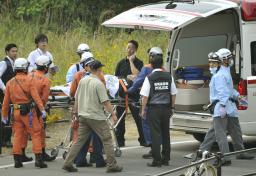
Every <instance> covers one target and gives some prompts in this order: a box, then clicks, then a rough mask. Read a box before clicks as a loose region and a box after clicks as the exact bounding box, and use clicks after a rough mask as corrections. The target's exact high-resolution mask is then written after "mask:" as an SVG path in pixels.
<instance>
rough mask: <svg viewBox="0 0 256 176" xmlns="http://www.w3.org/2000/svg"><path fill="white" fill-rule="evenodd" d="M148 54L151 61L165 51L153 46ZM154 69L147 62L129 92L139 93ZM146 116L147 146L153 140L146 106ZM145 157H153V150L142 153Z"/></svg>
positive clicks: (143, 119) (143, 126)
mask: <svg viewBox="0 0 256 176" xmlns="http://www.w3.org/2000/svg"><path fill="white" fill-rule="evenodd" d="M148 55H149V63H150V59H151V57H153V56H154V55H161V56H162V55H163V51H162V49H161V48H159V47H152V48H150V49H149V50H148ZM152 71H153V68H152V65H151V64H147V65H145V66H144V67H142V69H141V71H140V73H139V74H138V76H137V77H136V78H135V80H134V81H133V84H132V86H131V87H130V88H129V89H128V94H129V95H133V94H134V93H137V91H138V90H140V88H141V87H142V84H143V82H144V80H145V78H146V77H147V76H148V75H149V74H150V73H151V72H152ZM144 115H145V117H143V118H142V129H143V134H144V139H145V142H146V145H147V146H151V144H152V140H151V135H150V127H149V121H148V118H147V108H145V113H144ZM142 157H143V158H144V159H150V158H152V151H151V150H150V151H149V152H148V153H146V154H144V155H142Z"/></svg>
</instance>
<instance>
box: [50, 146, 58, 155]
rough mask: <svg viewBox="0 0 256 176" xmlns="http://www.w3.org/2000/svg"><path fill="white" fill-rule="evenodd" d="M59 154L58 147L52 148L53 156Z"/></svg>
mask: <svg viewBox="0 0 256 176" xmlns="http://www.w3.org/2000/svg"><path fill="white" fill-rule="evenodd" d="M58 154H59V150H58V149H57V148H54V149H52V151H51V156H55V157H57V156H58Z"/></svg>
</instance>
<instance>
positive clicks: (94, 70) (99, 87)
mask: <svg viewBox="0 0 256 176" xmlns="http://www.w3.org/2000/svg"><path fill="white" fill-rule="evenodd" d="M89 66H90V72H91V74H90V76H87V77H85V78H83V79H82V80H81V81H80V83H79V85H78V88H77V92H76V95H75V117H76V118H77V120H78V121H79V129H78V139H77V142H76V143H75V144H74V145H72V146H71V149H70V151H69V152H68V155H67V157H66V159H65V162H64V165H63V167H62V168H63V169H64V170H66V171H68V172H77V171H78V170H77V169H76V168H74V167H73V165H72V163H73V162H74V159H75V157H76V156H77V154H78V152H79V151H80V149H81V148H82V146H83V145H84V143H85V141H87V140H88V138H89V135H90V133H91V132H92V131H94V132H95V133H96V134H97V135H98V136H99V137H100V139H101V141H102V143H103V146H104V150H105V154H106V157H107V160H106V162H107V172H108V173H111V172H121V171H122V169H123V168H122V167H121V166H118V165H117V162H116V159H115V153H114V148H113V143H112V137H111V133H110V129H109V126H108V124H107V121H106V116H105V113H104V110H103V109H104V108H103V107H105V109H106V110H107V111H108V112H110V113H111V117H112V120H113V122H114V123H116V122H117V117H116V115H115V113H114V111H113V109H112V105H111V103H110V101H109V99H108V96H107V90H106V88H105V86H104V84H103V83H102V82H101V81H100V79H99V77H100V75H102V70H101V68H102V67H103V66H104V65H102V64H101V62H100V61H97V60H96V61H94V62H92V63H91V64H90V65H89Z"/></svg>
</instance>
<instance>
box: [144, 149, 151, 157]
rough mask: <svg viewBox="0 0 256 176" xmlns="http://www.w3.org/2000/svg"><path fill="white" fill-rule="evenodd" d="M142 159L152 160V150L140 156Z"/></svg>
mask: <svg viewBox="0 0 256 176" xmlns="http://www.w3.org/2000/svg"><path fill="white" fill-rule="evenodd" d="M142 158H144V159H151V158H152V150H150V151H149V152H148V153H146V154H144V155H142Z"/></svg>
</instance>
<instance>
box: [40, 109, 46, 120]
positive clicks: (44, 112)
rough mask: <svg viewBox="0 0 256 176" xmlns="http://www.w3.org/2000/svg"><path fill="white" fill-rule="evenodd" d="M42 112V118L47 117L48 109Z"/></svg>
mask: <svg viewBox="0 0 256 176" xmlns="http://www.w3.org/2000/svg"><path fill="white" fill-rule="evenodd" d="M41 113H42V118H43V119H45V118H46V111H45V110H43V111H42V112H41Z"/></svg>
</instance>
